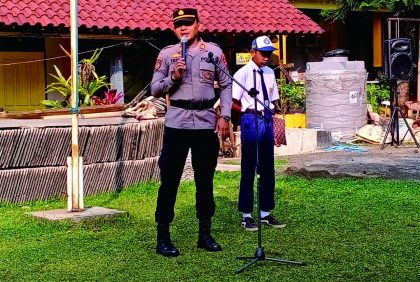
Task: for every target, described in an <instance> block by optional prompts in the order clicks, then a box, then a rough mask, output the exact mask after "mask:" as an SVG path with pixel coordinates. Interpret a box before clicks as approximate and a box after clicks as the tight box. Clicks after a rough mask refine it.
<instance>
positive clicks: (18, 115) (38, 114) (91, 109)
mask: <svg viewBox="0 0 420 282" xmlns="http://www.w3.org/2000/svg"><path fill="white" fill-rule="evenodd" d="M122 110H124V104H113V105H100V106H88V107H81V108H79V111H80V114H90V113H105V112H117V111H122ZM69 114H70V109H69V108H65V109H54V110H34V111H25V112H11V113H0V119H41V118H42V117H44V116H55V115H69Z"/></svg>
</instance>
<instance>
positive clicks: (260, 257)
mask: <svg viewBox="0 0 420 282" xmlns="http://www.w3.org/2000/svg"><path fill="white" fill-rule="evenodd" d="M206 62H208V63H212V64H213V65H215V66H216V67H217V68H218V69H219V70H221V71H222V72H223V73H224V74H226V75H227V76H228V77H229V78H230V79H231V80H232V81H234V82H235V83H236V84H237V85H238V86H239V87H241V88H242V89H243V90H244V91H245V92H246V93H248V95H249V96H251V97H252V98H254V106H255V109H257V103H259V104H260V105H262V106H263V107H264V108H265V109H266V110H268V111H270V113H271V114H274V111H273V110H271V109H270V108H269V107H268V106H266V105H264V103H262V102H261V100H259V99H258V97H257V95H258V93H259V91H257V90H256V89H255V88H251V89H249V90H248V89H246V87H245V86H243V85H242V84H241V83H240V82H238V81H237V80H236V79H235V78H234V77H233V76H231V75H230V74H229V73H227V72H226V71H225V70H224V69H222V68H220V67H219V65H218V64H217V62H215V60H214V59H213V53H212V52H209V54H208V58H207V59H206ZM254 115H255V117H254V120H255V132H256V134H255V135H256V136H255V137H256V154H257V156H256V157H257V165H256V168H255V174H256V177H257V193H256V194H257V213H258V218H257V224H258V246H257V249H256V251H255V254H254V256H253V257H237V259H244V260H250V261H248V262H247V263H246V264H245V265H243V266H242V267H241V268H239V269H238V270H236V272H235V273H236V274H239V273H241V272H243V271H244V270H245V269H246V268H248V267H249V266H251V265H253V264H254V263H256V262H258V261H274V262H280V263H287V264H291V265H305V264H306V263H305V262H301V261H292V260H286V259H281V258H270V257H266V256H265V252H264V247H263V246H262V234H261V209H260V190H261V177H260V157H259V152H258V151H259V150H258V136H259V134H258V115H257V113H255V114H254Z"/></svg>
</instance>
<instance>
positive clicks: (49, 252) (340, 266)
mask: <svg viewBox="0 0 420 282" xmlns="http://www.w3.org/2000/svg"><path fill="white" fill-rule="evenodd" d="M239 177H240V174H239V172H225V173H218V174H217V175H216V179H215V197H216V204H217V208H216V216H215V217H214V221H213V225H214V228H213V235H214V236H215V238H216V239H217V240H218V242H219V243H220V244H221V245H222V247H223V251H222V252H218V253H207V252H205V251H203V250H197V248H196V241H197V220H196V218H195V207H194V201H195V200H194V199H195V198H194V189H195V188H194V184H193V182H185V183H183V184H182V185H181V187H180V189H179V194H178V200H177V206H176V216H175V221H174V222H173V224H172V226H171V231H172V238H173V242H174V243H175V245H176V246H177V247H178V248H179V249H180V251H181V256H179V257H177V258H165V257H161V256H157V255H156V254H155V236H156V233H155V224H154V208H155V201H156V195H157V188H158V184H156V183H148V184H141V185H138V186H134V187H129V188H128V189H125V190H123V191H122V192H121V193H119V194H107V195H101V196H97V197H89V198H86V199H85V202H86V205H87V206H102V207H108V208H115V209H119V210H124V211H127V212H128V215H125V216H120V217H118V218H116V219H113V220H105V219H97V220H93V221H90V222H84V223H79V224H73V223H70V222H44V221H40V220H36V219H33V218H32V217H30V216H28V215H26V214H25V212H28V211H37V210H46V209H57V208H65V207H66V202H65V201H64V200H62V201H48V202H38V203H31V204H25V205H20V206H16V205H5V204H2V205H0V281H420V251H419V250H420V236H419V235H420V214H419V212H420V201H419V199H420V189H419V185H418V183H415V182H401V181H399V182H397V181H386V180H372V179H369V180H350V179H341V180H325V179H317V180H306V179H302V178H294V177H280V178H277V182H276V183H277V184H276V189H277V193H276V196H277V199H276V203H277V208H276V210H275V212H274V214H275V215H276V216H277V217H278V218H280V219H282V220H283V221H285V222H286V223H287V227H286V228H284V229H278V230H276V229H270V228H268V227H265V226H264V227H263V246H264V247H265V250H266V255H267V256H269V257H277V258H285V259H295V260H302V261H305V262H306V263H307V265H306V266H289V265H285V264H278V263H274V262H270V261H262V262H258V263H256V264H254V265H252V266H251V267H250V268H248V269H247V270H245V272H243V273H241V274H235V270H237V269H238V268H239V267H241V266H242V265H243V264H244V263H245V261H242V260H238V259H236V257H237V256H253V255H254V252H255V250H256V247H257V233H256V232H246V231H244V230H242V229H241V227H240V214H239V213H238V212H237V205H236V201H237V193H238V183H239Z"/></svg>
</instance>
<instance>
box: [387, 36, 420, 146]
mask: <svg viewBox="0 0 420 282" xmlns="http://www.w3.org/2000/svg"><path fill="white" fill-rule="evenodd" d="M384 73H385V76H386V77H387V78H388V79H389V81H390V89H391V100H392V103H391V119H390V121H389V124H388V126H387V129H386V133H385V136H384V140H383V142H382V146H381V149H383V148H384V147H385V142H386V140H387V137H388V134H389V133H391V137H392V139H391V145H394V143H395V145H396V146H399V145H400V140H399V122H398V116H399V115H400V116H401V117H402V119H403V120H404V122H405V125H406V126H407V129H408V131H409V132H410V134H411V137H412V138H413V140H414V142H415V143H416V145H417V148H419V144H418V142H417V140H416V137H415V135H414V133H413V131H412V130H411V128H410V125H409V124H408V122H407V120H406V119H405V117H404V115H403V113H402V112H401V109H400V107H399V105H398V93H397V80H410V79H411V78H412V76H413V59H412V53H411V40H410V39H408V38H394V39H389V40H384ZM401 142H402V140H401Z"/></svg>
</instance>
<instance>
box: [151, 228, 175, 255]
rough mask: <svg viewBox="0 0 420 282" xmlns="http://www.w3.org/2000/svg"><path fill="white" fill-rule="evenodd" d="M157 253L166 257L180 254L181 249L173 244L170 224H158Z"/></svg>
mask: <svg viewBox="0 0 420 282" xmlns="http://www.w3.org/2000/svg"><path fill="white" fill-rule="evenodd" d="M156 253H157V254H159V255H162V256H165V257H177V256H179V250H178V249H177V248H176V247H175V246H174V245H173V244H172V242H171V235H170V234H169V224H165V223H158V224H157V244H156Z"/></svg>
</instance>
